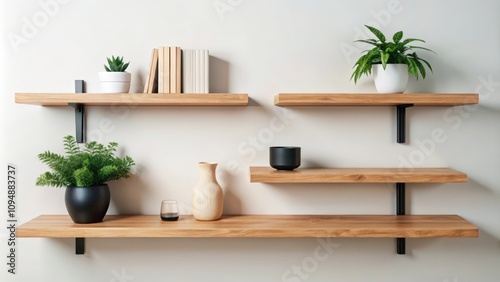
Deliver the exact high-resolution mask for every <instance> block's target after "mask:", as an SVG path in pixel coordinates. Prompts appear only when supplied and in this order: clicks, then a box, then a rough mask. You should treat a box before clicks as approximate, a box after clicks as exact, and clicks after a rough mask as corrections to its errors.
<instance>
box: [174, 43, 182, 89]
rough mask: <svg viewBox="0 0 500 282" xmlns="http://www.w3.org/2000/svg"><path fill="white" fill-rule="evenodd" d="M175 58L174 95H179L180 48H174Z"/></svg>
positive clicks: (180, 75) (180, 76) (180, 74)
mask: <svg viewBox="0 0 500 282" xmlns="http://www.w3.org/2000/svg"><path fill="white" fill-rule="evenodd" d="M175 56H176V57H177V58H176V61H177V64H175V77H176V81H175V93H181V86H182V84H181V83H182V79H181V78H182V73H181V69H182V67H181V66H182V53H181V48H180V47H175Z"/></svg>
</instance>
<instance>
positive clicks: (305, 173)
mask: <svg viewBox="0 0 500 282" xmlns="http://www.w3.org/2000/svg"><path fill="white" fill-rule="evenodd" d="M250 182H264V183H452V182H454V183H466V182H467V174H465V173H462V172H459V171H456V170H453V169H449V168H303V169H296V170H293V171H283V170H281V171H280V170H276V169H274V168H272V167H264V166H254V167H250Z"/></svg>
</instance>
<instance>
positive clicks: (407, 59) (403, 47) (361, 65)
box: [351, 25, 435, 83]
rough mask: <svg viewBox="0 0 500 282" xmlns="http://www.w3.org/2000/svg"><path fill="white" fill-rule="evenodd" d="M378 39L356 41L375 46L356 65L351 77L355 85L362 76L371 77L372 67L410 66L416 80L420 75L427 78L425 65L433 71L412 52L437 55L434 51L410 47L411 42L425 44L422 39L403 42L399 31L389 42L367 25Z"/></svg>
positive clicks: (409, 72) (410, 71)
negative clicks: (421, 51)
mask: <svg viewBox="0 0 500 282" xmlns="http://www.w3.org/2000/svg"><path fill="white" fill-rule="evenodd" d="M365 26H366V28H368V29H369V30H370V31H371V32H372V33H373V34H374V35H375V37H377V39H363V40H356V41H355V42H363V43H367V44H370V45H373V46H375V47H373V49H371V50H365V51H363V53H366V54H364V55H362V56H361V57H360V58H359V59H358V61H357V62H356V64H354V67H353V68H355V69H354V71H353V73H352V75H351V80H352V79H353V78H354V83H357V82H358V79H359V78H360V77H361V76H362V75H369V74H371V72H372V65H374V64H382V66H383V68H384V70H385V68H386V66H387V64H406V65H408V74H409V75H411V76H414V77H415V78H416V79H418V77H419V73H420V74H421V75H422V78H425V75H426V71H425V67H424V64H425V65H426V66H427V67H428V68H429V69H430V70H431V72H432V67H431V65H430V64H429V62H427V61H426V60H424V59H422V58H421V57H419V56H418V55H417V53H415V52H412V51H413V49H422V50H426V51H430V52H433V53H435V52H434V51H432V50H430V49H427V48H424V47H420V46H413V45H408V44H409V43H411V42H415V41H419V42H424V43H425V41H424V40H422V39H418V38H408V39H405V40H403V32H402V31H398V32H396V33H395V34H394V35H393V36H392V40H393V42H387V41H386V38H385V35H384V34H383V33H382V32H381V31H380V30H378V29H376V28H374V27H371V26H368V25H365Z"/></svg>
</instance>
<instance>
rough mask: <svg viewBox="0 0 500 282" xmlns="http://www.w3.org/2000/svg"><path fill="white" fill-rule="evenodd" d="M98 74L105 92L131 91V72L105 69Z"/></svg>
mask: <svg viewBox="0 0 500 282" xmlns="http://www.w3.org/2000/svg"><path fill="white" fill-rule="evenodd" d="M98 75H99V81H100V82H101V91H102V92H103V93H128V92H129V91H130V77H131V75H130V73H128V72H108V71H103V72H99V73H98Z"/></svg>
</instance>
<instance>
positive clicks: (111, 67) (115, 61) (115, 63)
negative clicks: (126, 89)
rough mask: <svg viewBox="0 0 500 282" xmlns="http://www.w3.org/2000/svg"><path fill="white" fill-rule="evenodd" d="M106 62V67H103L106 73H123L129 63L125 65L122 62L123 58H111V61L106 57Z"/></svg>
mask: <svg viewBox="0 0 500 282" xmlns="http://www.w3.org/2000/svg"><path fill="white" fill-rule="evenodd" d="M106 60H107V61H108V65H107V66H106V65H104V69H105V70H106V71H113V72H124V71H125V70H126V69H127V68H128V65H129V64H130V62H128V63H125V62H124V61H123V56H122V57H120V56H116V57H115V56H111V59H110V58H108V57H106Z"/></svg>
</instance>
